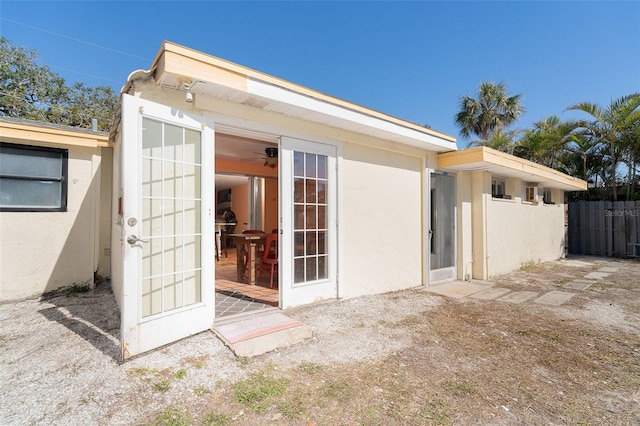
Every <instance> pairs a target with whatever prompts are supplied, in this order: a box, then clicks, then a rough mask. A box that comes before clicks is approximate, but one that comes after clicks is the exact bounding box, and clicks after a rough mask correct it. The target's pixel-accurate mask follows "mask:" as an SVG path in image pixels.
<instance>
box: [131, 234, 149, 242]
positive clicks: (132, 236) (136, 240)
mask: <svg viewBox="0 0 640 426" xmlns="http://www.w3.org/2000/svg"><path fill="white" fill-rule="evenodd" d="M127 242H128V243H129V244H135V243H148V242H149V240H141V239H140V238H138V237H136V236H135V235H129V236H128V237H127Z"/></svg>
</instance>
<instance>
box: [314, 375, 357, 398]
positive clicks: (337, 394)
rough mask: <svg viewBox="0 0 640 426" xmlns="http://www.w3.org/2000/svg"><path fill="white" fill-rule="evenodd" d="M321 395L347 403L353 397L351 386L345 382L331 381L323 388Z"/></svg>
mask: <svg viewBox="0 0 640 426" xmlns="http://www.w3.org/2000/svg"><path fill="white" fill-rule="evenodd" d="M320 393H321V394H322V395H323V396H324V397H326V398H331V399H335V400H336V401H338V402H347V401H348V400H349V399H350V397H351V385H350V384H349V383H348V382H346V381H344V380H336V381H329V382H326V383H325V384H324V385H323V386H322V389H321V390H320Z"/></svg>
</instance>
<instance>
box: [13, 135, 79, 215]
mask: <svg viewBox="0 0 640 426" xmlns="http://www.w3.org/2000/svg"><path fill="white" fill-rule="evenodd" d="M68 159H69V152H68V151H67V150H66V149H56V148H45V147H39V146H29V145H16V144H9V143H0V211H14V212H41V211H46V212H63V211H66V210H67V163H68Z"/></svg>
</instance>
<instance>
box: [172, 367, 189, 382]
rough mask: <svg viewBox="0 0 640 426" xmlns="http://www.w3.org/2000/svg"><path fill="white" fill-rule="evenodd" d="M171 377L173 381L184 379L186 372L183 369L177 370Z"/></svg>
mask: <svg viewBox="0 0 640 426" xmlns="http://www.w3.org/2000/svg"><path fill="white" fill-rule="evenodd" d="M172 376H173V378H174V379H178V380H181V379H184V378H185V377H186V376H187V370H185V369H184V368H181V369H179V370H176V371H174V372H173V374H172Z"/></svg>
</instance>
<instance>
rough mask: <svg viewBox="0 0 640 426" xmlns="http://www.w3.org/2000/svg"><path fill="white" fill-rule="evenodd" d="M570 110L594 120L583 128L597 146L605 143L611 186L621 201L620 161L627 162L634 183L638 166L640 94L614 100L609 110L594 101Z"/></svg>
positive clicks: (629, 181) (629, 175)
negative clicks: (587, 115) (617, 180)
mask: <svg viewBox="0 0 640 426" xmlns="http://www.w3.org/2000/svg"><path fill="white" fill-rule="evenodd" d="M567 110H578V111H584V112H586V113H587V114H589V115H590V116H591V117H593V119H594V121H591V122H587V123H586V124H585V126H584V129H585V131H586V132H588V134H589V136H590V137H591V138H592V139H593V140H594V141H596V142H597V143H598V144H602V145H603V146H604V147H605V148H606V151H607V152H608V156H609V167H610V169H609V173H608V177H609V179H608V180H609V186H610V187H611V191H612V192H611V193H612V197H613V200H614V201H615V200H617V199H618V190H617V182H616V172H617V167H618V164H620V161H621V159H623V160H625V162H626V163H627V164H628V166H629V168H630V170H629V173H628V174H627V178H628V183H629V184H631V179H632V176H633V170H635V168H636V165H637V156H636V155H635V154H636V153H637V145H638V142H639V141H638V137H639V136H638V133H639V132H638V127H639V124H638V123H640V93H634V94H631V95H627V96H623V97H621V98H618V99H614V100H612V101H611V104H610V105H609V106H608V107H602V106H600V105H597V104H594V103H591V102H581V103H578V104H575V105H572V106H570V107H569V108H567Z"/></svg>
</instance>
